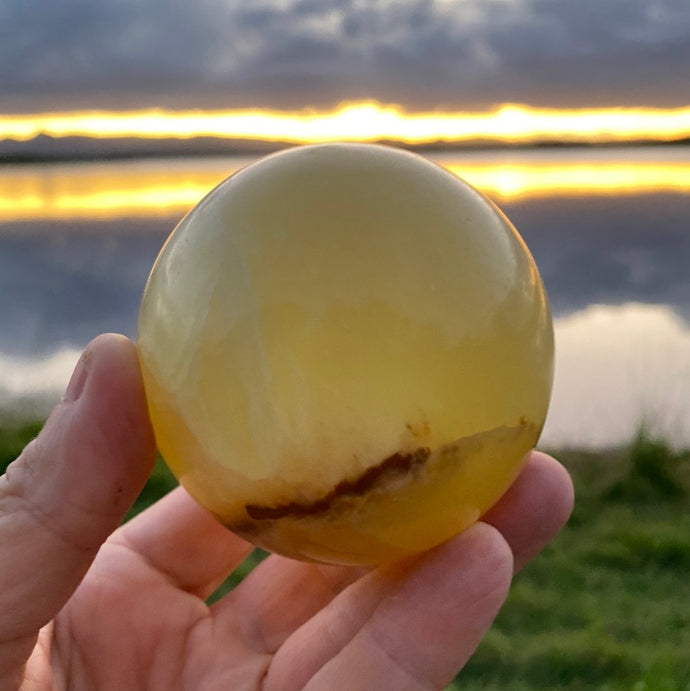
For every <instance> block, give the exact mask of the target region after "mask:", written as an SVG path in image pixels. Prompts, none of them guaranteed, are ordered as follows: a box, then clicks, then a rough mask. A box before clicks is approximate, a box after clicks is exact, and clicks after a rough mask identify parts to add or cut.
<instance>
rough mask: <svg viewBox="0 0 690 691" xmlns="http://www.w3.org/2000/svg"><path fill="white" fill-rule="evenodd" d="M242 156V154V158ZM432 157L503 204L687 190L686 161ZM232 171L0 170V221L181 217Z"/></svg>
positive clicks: (161, 163)
mask: <svg viewBox="0 0 690 691" xmlns="http://www.w3.org/2000/svg"><path fill="white" fill-rule="evenodd" d="M248 160H249V159H247V161H245V162H248ZM439 162H440V163H441V164H442V165H444V166H445V167H446V168H448V169H449V170H450V171H452V172H453V173H455V174H456V175H458V176H459V177H462V178H464V179H465V180H467V181H468V182H470V183H471V184H473V185H474V186H475V187H477V188H478V189H480V190H481V191H483V192H484V193H486V194H487V195H489V196H490V197H492V198H494V199H496V200H497V201H505V200H511V199H524V198H528V197H540V196H541V197H545V196H550V195H551V196H553V195H561V196H573V195H585V194H586V195H596V196H604V195H612V194H616V195H621V194H646V193H657V192H662V193H663V192H671V193H690V160H688V159H685V160H682V159H680V160H677V159H671V160H661V159H659V160H648V161H647V160H642V161H641V160H636V159H633V160H624V159H616V158H609V159H604V160H600V161H592V159H590V158H588V159H582V160H577V159H575V160H571V159H567V158H563V159H561V160H555V161H552V160H548V161H545V160H540V159H538V158H537V159H533V160H513V161H509V160H508V161H494V160H481V159H476V158H475V157H472V156H470V155H467V156H465V157H462V158H461V157H458V156H455V157H453V156H451V155H445V156H443V157H441V158H440V159H439ZM237 168H238V160H237V159H223V158H219V159H215V160H211V161H204V162H203V164H201V165H200V163H199V160H198V159H190V160H189V161H188V165H186V162H185V161H177V162H175V163H171V162H170V161H165V160H151V161H147V162H146V163H145V164H141V163H135V162H113V163H107V164H101V165H99V166H97V167H94V166H91V165H89V166H82V165H79V164H71V165H67V164H65V165H56V166H51V167H49V168H42V169H35V168H32V167H29V166H26V167H24V166H22V167H13V168H12V169H10V170H7V169H6V170H3V171H1V172H0V222H11V221H28V220H37V219H40V220H74V219H113V218H125V217H138V218H151V217H154V216H177V217H179V216H182V215H183V214H184V213H186V212H187V211H188V210H189V209H190V208H191V207H192V206H194V205H195V204H196V203H197V202H198V201H199V200H200V199H201V198H202V197H203V196H204V195H205V194H206V193H207V192H209V191H210V190H211V189H212V188H213V187H215V185H217V184H218V183H219V182H221V181H222V180H223V179H224V178H225V177H227V176H228V175H230V174H231V173H233V172H234V171H235V170H236V169H237Z"/></svg>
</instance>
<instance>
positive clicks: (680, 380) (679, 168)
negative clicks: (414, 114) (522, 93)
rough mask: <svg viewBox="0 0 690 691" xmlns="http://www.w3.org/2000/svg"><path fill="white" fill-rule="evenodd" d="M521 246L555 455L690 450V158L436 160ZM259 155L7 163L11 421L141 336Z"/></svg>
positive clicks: (1, 258) (2, 255)
mask: <svg viewBox="0 0 690 691" xmlns="http://www.w3.org/2000/svg"><path fill="white" fill-rule="evenodd" d="M431 157H432V158H435V159H436V160H437V161H438V162H440V163H441V164H442V165H444V166H446V167H447V168H449V169H450V170H452V171H453V172H454V173H456V174H458V175H460V176H461V177H463V178H465V179H467V180H468V181H469V182H471V183H472V184H474V185H475V186H476V187H477V188H478V189H480V190H481V191H483V192H485V193H486V194H488V195H489V196H490V197H492V198H494V199H495V200H496V201H497V202H498V203H499V204H500V206H501V208H503V209H504V211H506V213H507V215H508V216H509V218H511V220H512V221H513V222H514V223H515V224H516V226H517V228H518V229H519V231H520V232H521V233H522V234H523V236H524V238H525V240H526V241H527V244H528V245H529V247H530V249H531V250H532V253H533V254H534V256H535V259H536V260H537V264H538V265H539V268H540V272H541V274H542V277H543V279H544V282H545V284H546V288H547V291H548V293H549V296H550V299H551V304H552V306H553V309H554V318H555V332H556V345H557V358H556V362H557V365H556V376H555V385H554V396H553V403H552V406H551V411H550V414H549V418H548V420H547V425H546V428H545V430H544V436H543V439H542V443H543V444H545V445H547V446H550V447H558V446H564V445H567V446H576V447H580V448H581V447H587V446H591V447H601V446H608V445H615V444H622V443H625V442H626V441H628V440H629V439H630V438H631V437H632V435H633V434H634V432H635V429H636V427H637V426H638V425H639V424H640V422H641V421H643V420H644V421H646V422H647V423H652V424H653V425H656V426H657V427H658V428H659V430H660V431H661V433H663V434H664V436H665V437H666V438H667V439H669V440H670V441H671V442H672V443H674V444H675V445H677V446H685V447H690V275H689V272H688V270H687V269H688V266H690V230H689V229H690V201H689V200H690V195H689V193H690V147H665V146H657V147H648V148H640V149H615V148H601V149H592V148H588V149H572V150H571V149H563V150H561V149H556V150H548V151H547V150H531V151H520V150H513V151H484V152H479V151H477V152H464V153H449V152H445V153H437V154H431ZM249 160H250V159H247V158H243V159H240V158H227V157H226V158H220V157H219V158H206V159H195V158H188V159H149V160H139V161H137V160H129V161H112V162H98V163H71V164H50V165H45V164H44V165H23V164H22V165H7V166H0V320H2V323H3V324H4V326H5V328H4V330H3V331H2V333H0V412H1V411H2V410H8V409H16V408H17V406H18V405H19V403H20V402H21V401H24V402H25V403H26V401H31V402H33V403H32V404H34V403H36V401H38V400H39V399H40V400H41V401H43V403H42V405H44V407H45V405H47V404H48V403H50V402H53V401H55V400H56V399H57V398H58V397H59V394H60V391H61V389H62V387H63V386H64V384H65V383H66V381H67V380H68V378H69V374H70V369H71V366H72V364H73V362H74V361H76V359H77V357H78V354H79V351H80V348H82V347H83V346H84V345H85V343H86V341H87V340H88V339H89V338H91V337H93V336H95V335H96V334H97V333H99V332H101V331H103V330H116V331H121V332H123V333H126V334H127V335H129V336H131V337H133V336H134V335H135V333H134V330H135V326H134V325H135V323H136V314H137V310H138V301H139V298H140V295H141V290H142V289H143V284H144V282H145V280H146V275H147V273H148V270H149V268H150V266H151V264H152V262H153V260H154V258H155V255H156V253H157V251H158V249H159V248H160V246H161V244H162V243H163V241H164V240H165V237H166V235H167V234H168V233H169V232H170V230H172V228H173V227H174V225H175V223H176V222H177V220H179V219H180V218H181V216H182V215H183V214H184V213H186V212H187V211H188V210H189V209H190V208H191V207H192V206H193V205H194V204H196V203H197V202H198V201H199V200H200V199H201V198H202V197H203V196H204V195H205V194H206V193H207V192H208V191H209V190H210V189H211V188H213V187H214V186H215V185H216V184H218V183H219V182H220V181H221V180H223V179H224V178H225V177H227V176H228V175H229V174H231V173H232V172H234V171H236V170H237V169H238V168H240V167H242V166H243V165H245V164H246V163H248V162H249Z"/></svg>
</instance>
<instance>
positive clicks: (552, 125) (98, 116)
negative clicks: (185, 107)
mask: <svg viewBox="0 0 690 691" xmlns="http://www.w3.org/2000/svg"><path fill="white" fill-rule="evenodd" d="M40 134H44V135H49V136H52V137H67V136H85V137H93V138H101V139H102V138H123V137H140V138H144V139H162V138H176V139H191V138H194V137H220V138H227V139H246V140H258V141H268V142H288V143H295V144H304V143H313V142H323V141H334V140H337V141H379V140H387V141H394V142H400V143H405V144H416V145H423V144H429V143H432V142H446V143H450V142H468V141H495V142H502V143H513V144H515V143H529V142H535V141H539V140H544V139H551V140H559V141H564V142H573V141H576V142H592V143H596V142H604V141H606V142H611V141H630V140H636V139H637V140H639V139H654V140H662V141H670V140H673V139H679V138H682V137H688V136H690V106H686V107H682V108H672V109H661V108H642V107H640V108H596V109H569V110H567V109H554V108H533V107H530V106H524V105H514V104H504V105H501V106H499V107H497V108H496V109H494V110H491V111H487V112H481V113H479V112H477V113H473V112H421V113H412V112H408V111H406V110H404V109H403V108H401V107H399V106H394V105H381V104H379V103H376V102H363V103H346V104H343V105H341V106H339V107H338V108H336V109H333V110H330V111H316V110H311V109H305V110H301V111H295V112H287V111H277V110H259V109H247V110H226V111H219V110H208V111H204V110H189V111H170V110H163V109H148V110H133V111H122V112H116V111H74V112H56V113H28V114H19V115H7V114H6V115H0V139H15V140H21V141H26V140H29V139H32V138H34V137H36V136H38V135H40Z"/></svg>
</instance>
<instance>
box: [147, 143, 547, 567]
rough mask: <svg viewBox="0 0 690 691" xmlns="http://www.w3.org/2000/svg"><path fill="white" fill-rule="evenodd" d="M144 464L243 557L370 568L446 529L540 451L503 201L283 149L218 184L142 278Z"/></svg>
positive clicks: (536, 310)
mask: <svg viewBox="0 0 690 691" xmlns="http://www.w3.org/2000/svg"><path fill="white" fill-rule="evenodd" d="M137 343H138V348H139V353H140V360H141V365H142V370H143V374H144V381H145V386H146V392H147V396H148V401H149V407H150V412H151V418H152V421H153V425H154V429H155V433H156V437H157V440H158V444H159V448H160V451H161V453H162V455H163V457H164V458H165V460H166V462H167V463H168V465H169V466H170V468H171V469H172V471H173V472H174V474H175V475H176V476H177V478H178V479H179V481H180V482H181V484H182V485H184V486H185V487H186V488H187V490H188V491H189V492H190V494H191V495H192V496H194V497H195V498H196V499H197V500H198V501H199V502H200V503H201V504H202V505H203V506H205V507H206V508H207V509H208V510H209V511H211V512H212V513H213V514H214V515H215V516H216V517H217V519H218V520H219V521H221V522H222V523H224V524H225V525H227V526H228V527H229V528H230V529H232V530H234V531H235V532H237V533H238V534H240V535H242V536H244V537H245V538H247V539H248V540H250V541H252V542H254V543H255V544H257V545H259V546H261V547H264V548H266V549H268V550H272V551H275V552H278V553H281V554H284V555H287V556H290V557H295V558H298V559H306V560H314V561H322V562H330V563H342V564H375V563H380V562H384V561H388V560H393V559H397V558H400V557H402V556H405V555H409V554H413V553H416V552H419V551H422V550H425V549H427V548H430V547H432V546H433V545H436V544H438V543H440V542H442V541H443V540H446V539H447V538H449V537H451V536H452V535H454V534H456V533H458V532H460V531H462V530H463V529H464V528H466V527H467V526H469V525H470V524H471V523H473V522H474V521H476V520H477V519H478V518H479V517H480V516H481V515H482V513H483V512H485V511H486V510H487V509H488V508H489V507H490V506H491V505H492V504H494V503H495V502H496V501H497V500H498V499H499V498H500V496H501V495H502V494H503V493H504V492H505V490H506V489H507V488H508V487H509V485H510V484H511V483H512V481H513V480H514V479H515V477H516V476H517V474H518V472H519V470H520V468H521V466H522V464H523V462H524V460H525V458H526V455H527V454H528V452H529V451H530V450H531V449H532V448H533V447H534V446H535V444H536V442H537V440H538V437H539V434H540V432H541V429H542V426H543V424H544V419H545V416H546V412H547V408H548V403H549V397H550V392H551V382H552V373H553V331H552V324H551V317H550V312H549V307H548V303H547V299H546V296H545V293H544V290H543V286H542V282H541V280H540V277H539V273H538V271H537V268H536V266H535V263H534V261H533V259H532V257H531V255H530V253H529V251H528V249H527V247H526V246H525V244H524V242H523V241H522V239H521V238H520V236H519V235H518V234H517V232H516V231H515V229H514V228H513V226H512V225H511V224H510V222H509V221H508V220H507V219H506V217H505V216H504V215H503V214H502V213H501V212H500V211H499V210H498V208H497V207H496V206H495V205H494V204H492V202H490V201H489V200H487V199H486V198H485V197H484V196H482V195H481V194H480V193H479V192H477V191H476V190H475V189H473V188H472V187H470V186H469V185H468V184H466V183H465V182H463V181H462V180H461V179H459V178H458V177H457V176H455V175H453V174H452V173H450V172H448V171H447V170H445V169H444V168H442V167H441V166H439V165H436V164H435V163H432V162H430V161H428V160H426V159H425V158H423V157H421V156H418V155H416V154H412V153H409V152H404V151H401V150H398V149H395V148H390V147H385V146H377V145H364V144H323V145H314V146H304V147H297V148H293V149H288V150H285V151H282V152H280V153H276V154H273V155H270V156H268V157H266V158H263V159H261V160H259V161H258V162H256V163H253V164H252V165H249V166H248V167H246V168H244V169H242V170H240V171H239V172H237V173H235V174H234V175H232V176H231V177H230V178H228V179H227V180H226V181H225V182H223V183H222V184H220V185H219V186H218V187H216V188H215V189H214V190H213V191H212V192H211V193H210V194H209V195H208V196H207V197H206V198H204V199H203V200H202V201H201V202H200V203H199V204H198V205H197V206H196V207H195V208H194V209H193V210H192V211H191V212H190V213H189V214H188V215H187V216H186V217H185V218H184V219H183V220H182V221H181V223H180V224H179V225H178V227H177V228H176V229H175V231H174V232H173V233H172V235H171V236H170V238H169V239H168V241H167V242H166V244H165V246H164V247H163V249H162V251H161V253H160V255H159V257H158V259H157V261H156V263H155V265H154V267H153V270H152V272H151V275H150V278H149V281H148V283H147V286H146V290H145V294H144V297H143V301H142V305H141V312H140V318H139V332H138V340H137Z"/></svg>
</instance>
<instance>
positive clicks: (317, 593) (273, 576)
mask: <svg viewBox="0 0 690 691" xmlns="http://www.w3.org/2000/svg"><path fill="white" fill-rule="evenodd" d="M369 570H370V569H365V568H362V567H347V566H328V565H325V564H307V563H303V562H298V561H294V560H292V559H287V558H286V557H281V556H278V555H272V556H270V557H269V558H268V559H266V560H265V561H263V562H262V563H261V564H260V565H259V566H257V567H256V568H255V569H254V571H252V573H251V574H250V575H249V576H248V577H247V578H245V579H244V580H243V581H242V583H240V584H239V585H238V586H237V587H236V588H235V589H234V590H233V591H232V592H231V593H230V594H229V595H228V596H226V597H225V598H223V599H222V600H221V601H220V602H218V603H217V604H215V605H214V614H215V615H216V616H217V617H218V618H219V619H222V617H223V615H224V614H225V613H226V612H227V613H228V615H229V617H230V618H231V619H232V621H233V623H234V622H239V624H240V625H241V626H242V628H243V632H244V634H245V637H246V638H247V639H248V640H249V641H250V643H251V644H252V647H253V649H254V650H257V651H261V652H265V653H275V651H276V650H278V648H280V646H281V645H282V644H283V643H284V642H285V640H286V639H287V638H288V637H289V636H290V635H291V634H292V633H293V632H294V631H295V630H296V629H297V628H299V627H300V626H302V624H304V623H305V622H306V621H307V620H308V619H309V618H310V617H312V616H313V615H314V614H315V613H316V612H318V611H319V610H320V609H321V608H323V607H325V606H326V605H327V604H328V603H329V602H330V601H331V600H332V599H333V598H334V597H335V596H336V595H337V594H338V593H339V592H340V591H341V590H343V588H345V587H346V586H348V585H350V583H353V582H354V581H356V580H357V579H358V578H360V577H361V576H363V575H364V574H365V573H366V572H367V571H369Z"/></svg>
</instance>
